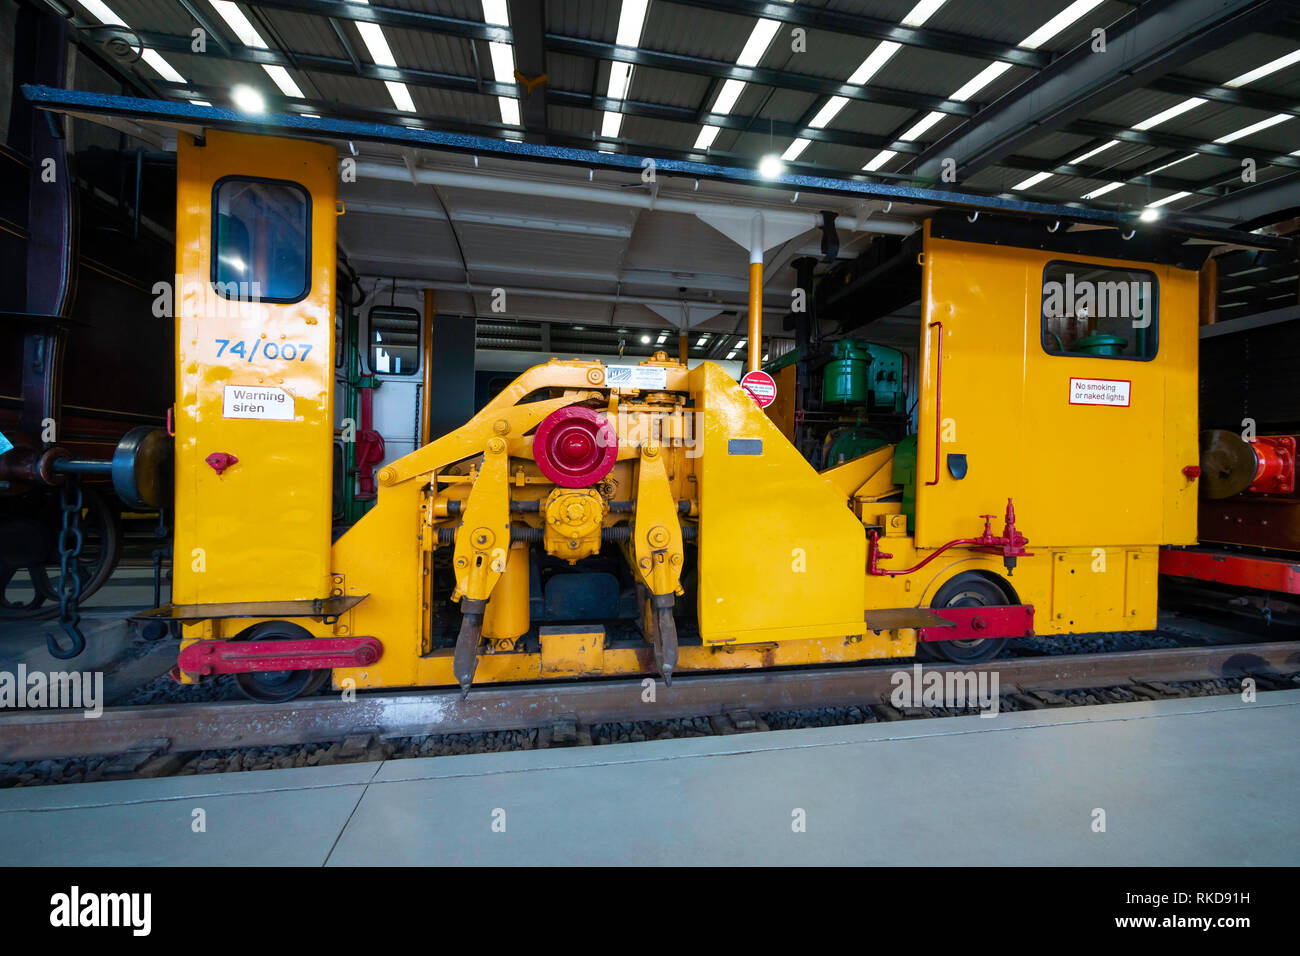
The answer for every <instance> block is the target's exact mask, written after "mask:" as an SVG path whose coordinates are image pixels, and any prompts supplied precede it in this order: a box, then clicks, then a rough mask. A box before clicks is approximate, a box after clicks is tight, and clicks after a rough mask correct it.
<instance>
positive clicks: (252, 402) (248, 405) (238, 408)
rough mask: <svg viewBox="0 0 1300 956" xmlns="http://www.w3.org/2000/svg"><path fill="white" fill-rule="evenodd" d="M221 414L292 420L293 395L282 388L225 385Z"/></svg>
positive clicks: (269, 419) (229, 416)
mask: <svg viewBox="0 0 1300 956" xmlns="http://www.w3.org/2000/svg"><path fill="white" fill-rule="evenodd" d="M221 414H222V417H224V418H258V419H263V420H266V421H272V422H291V421H293V396H292V395H290V394H289V393H288V392H286V391H285V390H284V389H282V388H274V387H266V386H261V385H227V386H226V390H225V396H224V401H223V402H222V408H221Z"/></svg>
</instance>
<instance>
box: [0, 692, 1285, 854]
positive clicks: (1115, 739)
mask: <svg viewBox="0 0 1300 956" xmlns="http://www.w3.org/2000/svg"><path fill="white" fill-rule="evenodd" d="M1298 757H1300V691H1285V692H1275V693H1266V694H1262V695H1261V696H1260V698H1259V700H1258V701H1257V702H1255V703H1250V704H1247V703H1243V702H1242V701H1241V700H1240V699H1238V698H1236V697H1215V698H1195V699H1187V700H1172V701H1158V702H1145V703H1132V704H1112V705H1107V706H1098V707H1088V708H1071V709H1065V710H1053V711H1034V712H1022V713H1009V714H1002V715H1000V716H997V717H995V718H991V719H986V718H980V717H963V718H950V719H937V720H916V721H906V722H900V723H884V724H866V725H857V726H850V727H832V728H817V729H809V730H790V731H775V732H770V733H761V734H745V735H736V736H729V737H699V738H690V739H683V740H665V741H649V742H646V743H636V744H617V745H610V746H603V747H594V748H592V747H587V748H578V749H568V750H540V751H521V752H513V753H502V754H477V755H466V756H456V757H436V758H428V759H411V760H396V761H388V762H385V763H368V764H353V765H346V766H331V767H308V768H303V769H297V770H268V771H260V772H250V773H236V774H218V775H204V776H189V777H174V778H167V779H161V780H131V781H122V782H116V783H92V784H80V785H73V786H62V787H41V788H23V789H16V790H4V791H0V863H3V864H63V865H106V864H123V865H140V864H146V865H147V864H182V865H187V864H188V865H223V864H247V865H259V864H278V865H285V864H298V865H310V866H320V865H355V864H381V865H382V864H397V865H406V864H434V865H442V864H562V865H564V864H568V865H587V864H602V863H605V864H632V865H644V864H652V865H653V864H724V865H725V864H858V865H869V866H897V865H899V864H918V865H957V866H968V865H980V864H993V865H997V864H1096V865H1121V864H1122V865H1196V864H1211V865H1265V864H1271V865H1277V864H1281V865H1295V864H1297V863H1300V800H1297V796H1296V795H1297V794H1300V759H1297V758H1298ZM1097 810H1104V811H1105V825H1106V826H1105V832H1094V829H1093V826H1094V820H1095V819H1097V814H1096V811H1097ZM196 811H202V814H201V816H202V818H203V821H204V823H205V827H206V829H205V831H204V832H195V823H194V821H195V820H196V819H197V818H198V817H199V814H196ZM800 819H802V820H803V821H804V823H805V827H804V829H803V832H797V831H796V827H795V824H796V823H797V822H798V820H800Z"/></svg>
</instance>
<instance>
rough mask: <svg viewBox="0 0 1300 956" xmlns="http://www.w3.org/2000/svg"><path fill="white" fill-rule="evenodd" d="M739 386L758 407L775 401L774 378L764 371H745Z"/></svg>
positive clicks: (764, 406) (765, 406) (763, 406)
mask: <svg viewBox="0 0 1300 956" xmlns="http://www.w3.org/2000/svg"><path fill="white" fill-rule="evenodd" d="M740 387H741V388H743V389H744V390H745V391H747V392H749V394H750V396H751V397H752V398H753V399H754V401H756V402H758V407H759V408H767V406H769V405H771V404H772V403H773V402H774V401H776V379H774V378H772V376H770V375H768V374H767V373H766V372H746V373H745V377H744V378H742V379H741V380H740Z"/></svg>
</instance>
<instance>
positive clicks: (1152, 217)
mask: <svg viewBox="0 0 1300 956" xmlns="http://www.w3.org/2000/svg"><path fill="white" fill-rule="evenodd" d="M1138 218H1139V219H1141V220H1142V221H1143V222H1155V221H1156V220H1157V219H1159V218H1160V210H1159V209H1151V208H1150V207H1148V208H1146V209H1143V210H1142V214H1141V215H1140V216H1138Z"/></svg>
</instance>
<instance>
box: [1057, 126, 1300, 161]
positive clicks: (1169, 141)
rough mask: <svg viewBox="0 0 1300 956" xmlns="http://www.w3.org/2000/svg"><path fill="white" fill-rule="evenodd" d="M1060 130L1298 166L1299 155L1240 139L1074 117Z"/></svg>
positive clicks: (1224, 156) (1190, 151)
mask: <svg viewBox="0 0 1300 956" xmlns="http://www.w3.org/2000/svg"><path fill="white" fill-rule="evenodd" d="M1063 132H1066V133H1078V134H1079V135H1081V136H1092V137H1095V138H1097V139H1103V138H1104V139H1118V140H1120V141H1121V142H1125V143H1138V144H1140V145H1142V146H1162V147H1165V148H1167V149H1176V150H1180V151H1186V152H1189V153H1204V154H1205V155H1207V156H1219V157H1222V158H1224V159H1235V160H1238V161H1241V160H1243V159H1253V160H1254V161H1255V163H1256V164H1257V165H1258V166H1289V167H1291V168H1293V169H1300V156H1289V155H1287V154H1285V153H1270V152H1269V151H1268V150H1265V149H1260V148H1259V147H1252V146H1246V145H1244V144H1241V143H1240V142H1236V143H1205V142H1202V141H1200V140H1198V139H1193V138H1192V137H1190V136H1179V135H1178V134H1177V133H1162V132H1160V131H1158V130H1150V129H1147V130H1137V129H1126V128H1124V127H1121V126H1110V125H1108V124H1106V123H1096V122H1093V121H1092V120H1076V121H1075V122H1073V123H1070V124H1069V125H1068V126H1066V127H1065V128H1064V130H1063Z"/></svg>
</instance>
